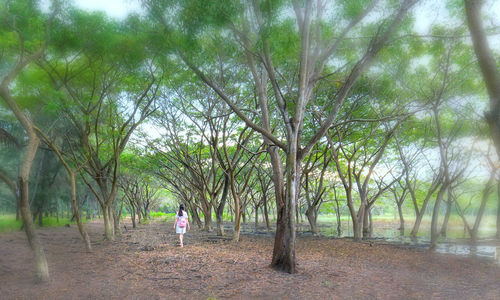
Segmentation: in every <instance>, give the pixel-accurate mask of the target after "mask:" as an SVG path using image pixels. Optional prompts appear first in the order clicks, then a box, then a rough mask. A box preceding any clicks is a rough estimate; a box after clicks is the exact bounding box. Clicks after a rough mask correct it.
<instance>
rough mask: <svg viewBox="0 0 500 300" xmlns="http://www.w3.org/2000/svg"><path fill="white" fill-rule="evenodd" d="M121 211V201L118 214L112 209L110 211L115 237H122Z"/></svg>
mask: <svg viewBox="0 0 500 300" xmlns="http://www.w3.org/2000/svg"><path fill="white" fill-rule="evenodd" d="M122 209H123V201H121V204H120V208H119V209H118V212H116V211H115V210H114V209H113V210H112V213H113V224H114V230H115V235H117V236H121V235H122V230H121V228H120V219H121V218H122Z"/></svg>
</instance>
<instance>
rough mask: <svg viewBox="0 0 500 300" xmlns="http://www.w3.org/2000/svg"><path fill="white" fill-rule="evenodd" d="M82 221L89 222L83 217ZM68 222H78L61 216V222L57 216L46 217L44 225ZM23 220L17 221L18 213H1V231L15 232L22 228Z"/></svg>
mask: <svg viewBox="0 0 500 300" xmlns="http://www.w3.org/2000/svg"><path fill="white" fill-rule="evenodd" d="M82 221H83V222H84V223H85V222H87V219H86V218H82ZM66 224H76V221H73V222H70V219H69V218H59V222H58V221H57V219H56V218H55V217H44V218H43V227H58V226H64V225H66ZM21 226H22V221H21V220H19V221H16V215H14V214H12V215H0V233H1V232H13V231H19V230H21ZM35 227H36V228H39V226H38V219H37V220H36V221H35Z"/></svg>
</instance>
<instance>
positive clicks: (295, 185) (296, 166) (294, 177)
mask: <svg viewBox="0 0 500 300" xmlns="http://www.w3.org/2000/svg"><path fill="white" fill-rule="evenodd" d="M286 175H287V186H286V198H285V203H284V204H285V205H284V206H283V207H281V208H280V209H279V211H278V224H277V226H278V227H284V228H282V229H281V230H280V231H279V232H278V229H277V233H276V236H277V237H276V239H275V241H276V240H278V233H279V234H281V236H280V237H279V241H280V242H281V245H280V246H281V247H280V248H279V249H276V245H275V252H274V253H273V261H272V266H273V267H275V268H277V269H280V270H284V271H286V272H288V273H290V274H294V273H296V272H297V270H296V261H295V216H294V215H295V205H296V200H297V196H298V193H299V192H300V183H299V180H300V161H297V142H296V138H295V140H293V139H292V140H291V141H290V143H289V149H288V153H287V161H286ZM275 244H276V242H275ZM276 250H278V251H276Z"/></svg>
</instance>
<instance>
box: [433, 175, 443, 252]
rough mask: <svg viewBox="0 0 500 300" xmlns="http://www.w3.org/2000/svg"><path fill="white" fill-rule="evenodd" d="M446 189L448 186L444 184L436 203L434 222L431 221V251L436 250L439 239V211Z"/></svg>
mask: <svg viewBox="0 0 500 300" xmlns="http://www.w3.org/2000/svg"><path fill="white" fill-rule="evenodd" d="M446 189H447V184H443V185H442V186H441V188H440V189H439V192H438V194H437V196H436V202H435V203H434V209H433V211H432V221H431V245H430V248H431V249H435V248H436V244H437V238H438V230H437V226H438V217H439V209H440V206H441V201H442V200H443V196H444V193H445V191H446Z"/></svg>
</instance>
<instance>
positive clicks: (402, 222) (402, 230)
mask: <svg viewBox="0 0 500 300" xmlns="http://www.w3.org/2000/svg"><path fill="white" fill-rule="evenodd" d="M397 206H398V214H399V235H400V236H404V235H405V219H404V217H403V209H402V207H401V206H402V203H399V202H398V203H397Z"/></svg>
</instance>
